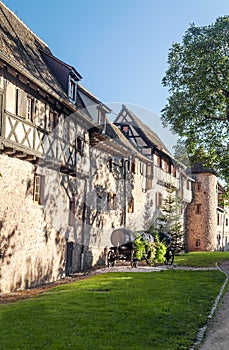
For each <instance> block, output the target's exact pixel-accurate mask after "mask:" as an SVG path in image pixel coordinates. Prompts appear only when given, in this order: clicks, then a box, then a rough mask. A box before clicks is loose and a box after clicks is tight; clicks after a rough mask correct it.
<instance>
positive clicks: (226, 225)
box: [226, 218, 228, 226]
mask: <svg viewBox="0 0 229 350" xmlns="http://www.w3.org/2000/svg"><path fill="white" fill-rule="evenodd" d="M226 226H228V218H226Z"/></svg>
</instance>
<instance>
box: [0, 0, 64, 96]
mask: <svg viewBox="0 0 229 350" xmlns="http://www.w3.org/2000/svg"><path fill="white" fill-rule="evenodd" d="M0 47H1V52H2V54H3V55H4V57H6V59H8V61H11V60H12V61H13V62H14V63H15V64H17V65H18V66H20V68H23V69H25V70H26V71H28V72H30V74H31V75H32V76H33V77H34V78H36V79H38V80H39V81H40V82H41V83H42V84H45V85H47V86H48V87H49V89H51V90H53V91H54V92H55V93H57V94H58V95H59V96H61V97H62V98H66V100H67V96H66V94H65V93H64V91H63V90H62V88H61V86H60V84H59V82H58V80H57V78H56V77H55V75H54V74H52V73H51V71H50V70H49V68H48V67H47V65H46V64H45V62H44V60H43V58H42V53H41V51H40V50H43V51H46V52H47V53H48V54H51V51H50V49H49V47H48V46H47V45H46V44H45V43H44V41H42V40H41V39H40V38H39V37H38V36H36V35H35V34H34V33H33V32H32V31H31V30H30V29H29V28H28V27H27V26H26V25H25V24H24V23H23V22H22V21H21V20H20V19H19V18H18V17H17V16H16V15H15V14H14V13H13V12H12V11H10V10H9V9H8V8H7V7H6V6H5V5H4V4H3V3H2V2H1V1H0Z"/></svg>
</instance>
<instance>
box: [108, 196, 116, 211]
mask: <svg viewBox="0 0 229 350" xmlns="http://www.w3.org/2000/svg"><path fill="white" fill-rule="evenodd" d="M107 203H108V209H109V210H116V194H115V193H108V194H107Z"/></svg>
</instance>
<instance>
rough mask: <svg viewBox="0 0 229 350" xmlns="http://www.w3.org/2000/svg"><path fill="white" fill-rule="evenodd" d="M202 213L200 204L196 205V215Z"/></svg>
mask: <svg viewBox="0 0 229 350" xmlns="http://www.w3.org/2000/svg"><path fill="white" fill-rule="evenodd" d="M201 212H202V204H196V214H201Z"/></svg>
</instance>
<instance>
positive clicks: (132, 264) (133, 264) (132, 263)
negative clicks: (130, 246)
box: [130, 250, 138, 268]
mask: <svg viewBox="0 0 229 350" xmlns="http://www.w3.org/2000/svg"><path fill="white" fill-rule="evenodd" d="M134 253H135V251H134V250H132V251H131V256H130V261H131V267H133V268H136V267H137V266H138V261H137V259H136V257H135V254H134Z"/></svg>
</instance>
